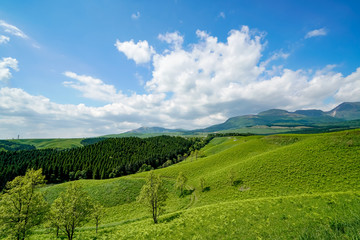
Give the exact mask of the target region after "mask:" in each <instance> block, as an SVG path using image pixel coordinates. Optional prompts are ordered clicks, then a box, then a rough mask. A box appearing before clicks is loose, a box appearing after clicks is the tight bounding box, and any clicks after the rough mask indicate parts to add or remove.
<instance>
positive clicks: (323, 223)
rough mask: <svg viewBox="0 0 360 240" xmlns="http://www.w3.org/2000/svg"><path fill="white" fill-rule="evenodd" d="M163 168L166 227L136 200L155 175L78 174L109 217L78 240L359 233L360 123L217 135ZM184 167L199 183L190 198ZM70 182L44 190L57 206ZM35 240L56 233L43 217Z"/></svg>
mask: <svg viewBox="0 0 360 240" xmlns="http://www.w3.org/2000/svg"><path fill="white" fill-rule="evenodd" d="M155 172H156V173H157V174H160V175H161V176H162V179H163V181H164V182H165V186H166V188H167V190H168V199H167V201H166V208H165V210H166V211H165V213H164V214H163V215H162V216H161V217H160V222H159V223H158V224H154V223H153V221H152V218H151V215H150V214H149V212H148V211H147V209H146V208H145V206H143V205H142V204H141V203H139V202H137V201H136V197H137V196H138V195H139V192H140V190H141V187H142V185H143V184H144V178H145V177H146V176H147V174H148V172H142V173H137V174H133V175H128V176H124V177H120V178H113V179H106V180H78V181H79V182H80V183H81V184H82V186H83V187H84V189H85V191H87V192H88V193H89V195H90V196H91V198H92V199H93V200H94V201H96V202H99V203H100V204H101V205H103V206H104V207H105V216H104V218H103V219H102V220H101V222H100V228H99V232H98V233H97V234H96V233H95V224H94V222H93V221H89V222H88V223H87V224H86V225H85V226H83V227H82V228H79V229H78V231H77V232H76V236H75V239H359V238H360V235H359V232H360V175H359V173H360V130H349V131H343V132H335V133H322V134H307V135H303V134H282V135H281V134H280V135H271V136H246V137H245V136H236V137H217V138H214V139H213V140H212V141H211V142H210V143H209V144H207V145H206V146H205V147H204V148H202V149H201V150H200V151H199V153H198V155H197V156H195V155H194V154H193V155H191V156H189V157H188V158H187V159H186V160H184V161H182V162H180V163H177V164H174V165H171V166H169V167H166V168H162V169H157V170H155ZM179 172H183V173H184V174H185V175H186V176H187V178H188V182H187V186H186V188H187V189H188V190H191V191H189V193H188V194H187V195H185V196H181V197H180V196H179V191H178V190H176V189H175V188H174V184H175V181H176V177H177V176H178V174H179ZM200 179H204V180H205V189H201V187H200ZM68 184H69V183H63V184H53V185H47V186H45V187H43V188H41V189H40V191H42V192H43V193H44V195H45V197H46V200H47V201H48V202H49V203H52V202H53V201H54V199H56V198H57V197H58V196H59V194H60V192H62V191H64V190H65V189H66V186H67V185H68ZM60 238H62V239H66V238H65V236H61V235H60ZM29 239H56V237H55V234H54V232H53V230H51V229H49V228H48V227H46V224H44V225H41V226H39V227H37V228H36V229H35V230H34V232H33V233H32V235H31V236H30V237H29Z"/></svg>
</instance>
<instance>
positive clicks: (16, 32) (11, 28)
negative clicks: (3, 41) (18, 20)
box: [0, 20, 29, 39]
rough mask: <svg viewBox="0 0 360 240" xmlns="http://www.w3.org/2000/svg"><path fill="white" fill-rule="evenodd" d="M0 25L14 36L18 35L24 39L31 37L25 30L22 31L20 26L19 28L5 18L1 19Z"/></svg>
mask: <svg viewBox="0 0 360 240" xmlns="http://www.w3.org/2000/svg"><path fill="white" fill-rule="evenodd" d="M0 27H2V28H3V29H4V31H5V32H7V33H9V34H12V35H14V36H18V37H21V38H24V39H27V38H29V37H28V36H27V35H26V34H25V33H24V32H23V31H21V30H20V29H19V28H17V27H16V26H14V25H11V24H9V23H7V22H5V21H3V20H0Z"/></svg>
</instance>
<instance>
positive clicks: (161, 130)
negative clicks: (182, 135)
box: [126, 127, 184, 133]
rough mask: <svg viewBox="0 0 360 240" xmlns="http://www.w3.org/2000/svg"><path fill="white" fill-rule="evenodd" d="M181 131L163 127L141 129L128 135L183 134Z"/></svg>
mask: <svg viewBox="0 0 360 240" xmlns="http://www.w3.org/2000/svg"><path fill="white" fill-rule="evenodd" d="M183 131H184V130H181V129H167V128H162V127H141V128H138V129H134V130H131V131H128V132H126V133H173V132H183Z"/></svg>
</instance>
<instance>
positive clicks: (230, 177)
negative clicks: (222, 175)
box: [228, 169, 236, 186]
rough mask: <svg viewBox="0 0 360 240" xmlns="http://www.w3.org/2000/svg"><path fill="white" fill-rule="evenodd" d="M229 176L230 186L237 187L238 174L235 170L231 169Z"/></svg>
mask: <svg viewBox="0 0 360 240" xmlns="http://www.w3.org/2000/svg"><path fill="white" fill-rule="evenodd" d="M228 176H229V184H230V186H234V185H235V178H236V174H235V171H234V169H231V170H230V171H229V174H228Z"/></svg>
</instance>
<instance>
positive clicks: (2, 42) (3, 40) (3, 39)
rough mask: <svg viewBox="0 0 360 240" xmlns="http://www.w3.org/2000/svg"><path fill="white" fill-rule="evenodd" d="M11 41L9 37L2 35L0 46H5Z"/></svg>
mask: <svg viewBox="0 0 360 240" xmlns="http://www.w3.org/2000/svg"><path fill="white" fill-rule="evenodd" d="M9 41H10V38H9V37H8V36H4V35H0V44H5V43H8V42H9Z"/></svg>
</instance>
